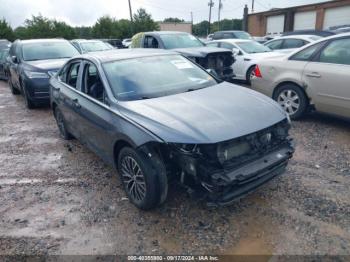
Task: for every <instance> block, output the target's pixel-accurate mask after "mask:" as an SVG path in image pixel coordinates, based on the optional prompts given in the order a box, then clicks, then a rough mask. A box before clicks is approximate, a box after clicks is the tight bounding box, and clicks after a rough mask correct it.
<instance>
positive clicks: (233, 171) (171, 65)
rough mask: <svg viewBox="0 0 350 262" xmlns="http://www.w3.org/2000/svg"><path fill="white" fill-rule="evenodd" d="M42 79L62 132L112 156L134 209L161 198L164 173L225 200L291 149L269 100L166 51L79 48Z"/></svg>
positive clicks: (283, 122) (279, 163)
mask: <svg viewBox="0 0 350 262" xmlns="http://www.w3.org/2000/svg"><path fill="white" fill-rule="evenodd" d="M50 86H51V89H50V90H51V92H50V95H51V105H52V109H53V112H54V116H55V118H56V121H57V124H58V127H59V130H60V133H61V135H62V137H63V138H65V139H69V138H72V137H75V138H77V139H79V140H80V141H81V142H82V143H84V144H85V145H87V146H88V147H89V148H90V149H91V150H93V151H94V152H96V153H97V154H98V155H99V156H100V157H101V158H102V159H103V160H104V161H105V162H107V163H109V164H111V165H113V166H114V167H115V168H116V169H117V170H118V173H119V175H120V177H121V180H122V182H123V184H124V188H125V190H126V193H127V195H128V197H129V199H130V201H131V202H132V203H134V204H135V205H136V206H137V207H139V208H142V209H150V208H153V207H155V206H157V205H158V204H160V203H162V202H163V201H164V200H165V199H166V196H167V191H168V186H169V185H170V184H171V183H170V181H179V182H180V183H182V184H184V185H185V186H186V187H188V188H190V189H191V190H192V191H195V192H199V193H201V194H202V195H203V196H204V197H206V198H207V200H208V201H209V202H210V203H212V204H216V205H225V204H230V203H231V202H232V201H233V200H235V199H236V198H238V197H241V196H243V195H245V194H247V193H249V192H250V191H252V190H254V189H255V188H257V187H258V186H260V185H262V184H263V183H265V182H267V181H269V180H270V179H272V178H273V177H275V176H276V175H279V174H281V173H282V172H283V171H284V169H285V167H286V165H287V163H288V160H289V159H290V158H291V157H292V154H293V152H294V149H293V147H292V145H291V139H290V138H289V136H288V130H289V126H290V124H289V121H288V117H287V115H286V113H285V112H284V111H283V110H282V109H281V108H280V107H279V105H278V104H277V103H276V102H274V101H273V100H272V99H270V98H268V97H266V96H264V95H261V94H259V93H257V92H254V91H251V90H249V89H246V88H243V87H240V86H237V85H233V84H230V83H227V82H219V81H217V80H216V79H214V78H213V77H212V76H211V75H209V74H208V73H207V72H206V71H205V70H203V69H202V68H200V67H198V66H197V65H196V64H195V63H193V62H192V61H191V60H189V59H187V58H184V57H183V56H181V55H179V54H177V53H174V52H167V51H162V50H150V49H148V50H147V49H125V50H117V51H106V52H98V53H90V54H86V55H82V56H79V57H76V58H74V59H71V60H70V61H68V63H67V64H66V65H65V66H63V68H62V69H61V70H60V71H59V73H58V74H57V75H56V76H54V77H52V78H51V81H50Z"/></svg>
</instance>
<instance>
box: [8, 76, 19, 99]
mask: <svg viewBox="0 0 350 262" xmlns="http://www.w3.org/2000/svg"><path fill="white" fill-rule="evenodd" d="M7 83H8V85H9V87H10V90H11V93H12V94H13V95H19V94H20V93H21V92H20V91H19V90H18V89H16V88H15V87H14V86H13V84H12V81H11V77H10V75H8V77H7Z"/></svg>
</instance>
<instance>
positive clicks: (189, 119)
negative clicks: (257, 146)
mask: <svg viewBox="0 0 350 262" xmlns="http://www.w3.org/2000/svg"><path fill="white" fill-rule="evenodd" d="M119 109H120V112H121V113H122V114H123V115H124V116H125V117H127V118H129V119H130V120H132V121H134V122H136V123H138V124H139V125H141V126H143V127H144V128H146V129H148V130H149V131H151V132H152V133H153V134H155V135H156V136H158V137H159V138H161V139H162V140H164V141H165V142H172V143H196V144H207V143H217V142H221V141H225V140H230V139H233V138H236V137H240V136H244V135H247V134H250V133H254V132H256V131H258V130H261V129H264V128H266V127H269V126H271V125H273V124H275V123H277V122H279V121H281V120H283V119H285V118H286V114H285V113H284V111H283V110H282V109H281V108H280V107H279V105H278V104H277V103H275V102H274V101H273V100H272V99H270V98H268V97H266V96H264V95H262V94H260V93H257V92H255V91H252V90H249V89H247V88H243V87H240V86H237V85H233V84H229V83H227V82H223V83H221V84H218V85H215V86H212V87H208V88H204V89H200V90H196V91H192V92H186V93H181V94H175V95H170V96H165V97H159V98H153V99H147V100H137V101H128V102H120V108H119Z"/></svg>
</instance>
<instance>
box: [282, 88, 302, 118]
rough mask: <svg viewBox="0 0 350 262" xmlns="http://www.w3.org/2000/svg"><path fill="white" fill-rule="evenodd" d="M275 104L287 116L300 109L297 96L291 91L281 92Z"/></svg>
mask: <svg viewBox="0 0 350 262" xmlns="http://www.w3.org/2000/svg"><path fill="white" fill-rule="evenodd" d="M277 102H278V103H279V104H280V105H281V106H282V108H283V109H284V110H285V111H286V112H287V113H288V114H289V115H293V114H295V113H296V112H297V111H298V109H299V107H300V98H299V95H298V94H297V93H296V92H295V91H293V90H283V91H282V92H281V93H280V94H279V95H278V97H277Z"/></svg>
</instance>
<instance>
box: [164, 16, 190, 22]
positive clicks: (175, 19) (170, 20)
mask: <svg viewBox="0 0 350 262" xmlns="http://www.w3.org/2000/svg"><path fill="white" fill-rule="evenodd" d="M163 22H165V23H181V22H185V20H183V19H180V18H177V17H168V18H165V19H164V20H163Z"/></svg>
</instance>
